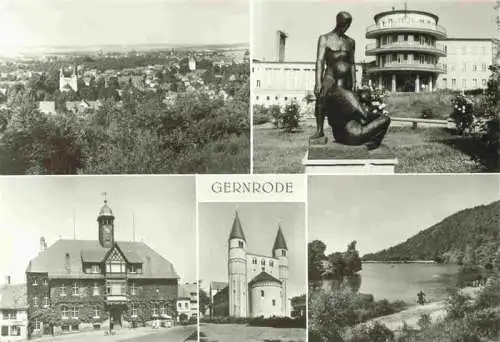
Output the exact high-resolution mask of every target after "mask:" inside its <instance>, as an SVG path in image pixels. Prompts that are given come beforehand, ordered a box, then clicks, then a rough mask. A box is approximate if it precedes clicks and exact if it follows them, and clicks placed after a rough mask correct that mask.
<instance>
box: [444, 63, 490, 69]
mask: <svg viewBox="0 0 500 342" xmlns="http://www.w3.org/2000/svg"><path fill="white" fill-rule="evenodd" d="M444 66H445V68H446V70H447V71H456V70H457V67H458V65H457V64H454V63H448V64H445V65H444ZM460 71H479V64H468V63H461V64H460ZM481 71H488V64H486V63H482V64H481Z"/></svg>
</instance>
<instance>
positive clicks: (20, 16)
mask: <svg viewBox="0 0 500 342" xmlns="http://www.w3.org/2000/svg"><path fill="white" fill-rule="evenodd" d="M248 41H249V3H248V1H246V0H2V1H1V2H0V52H2V49H3V50H7V49H12V48H13V47H15V46H19V45H21V46H22V45H28V46H36V45H71V46H82V45H83V46H85V45H104V44H125V45H128V44H151V43H168V44H223V43H247V42H248Z"/></svg>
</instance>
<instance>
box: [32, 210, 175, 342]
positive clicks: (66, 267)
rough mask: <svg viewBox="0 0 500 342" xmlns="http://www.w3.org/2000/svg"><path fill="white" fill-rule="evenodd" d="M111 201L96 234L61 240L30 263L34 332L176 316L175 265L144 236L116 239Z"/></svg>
mask: <svg viewBox="0 0 500 342" xmlns="http://www.w3.org/2000/svg"><path fill="white" fill-rule="evenodd" d="M114 222H115V216H114V215H113V212H112V210H111V208H110V207H109V206H108V204H107V201H104V205H103V206H102V208H101V210H100V211H99V215H98V216H97V236H96V238H97V239H96V240H64V239H61V240H58V241H56V242H55V243H54V244H53V245H51V246H50V247H48V248H47V246H46V243H45V241H44V239H43V238H42V239H41V251H40V253H39V254H38V256H37V257H35V258H34V259H33V260H31V261H30V263H29V265H28V267H27V269H26V281H27V300H28V320H29V327H30V328H29V332H30V335H31V336H33V335H42V334H51V333H59V332H70V331H81V330H91V329H95V330H98V329H103V328H106V329H109V328H112V329H119V328H121V327H134V326H142V325H148V324H153V323H154V324H158V323H161V321H162V320H169V321H170V320H172V319H173V316H175V313H176V301H177V297H178V279H179V276H178V275H177V273H176V271H175V269H174V266H173V265H172V263H170V262H169V261H168V260H166V259H165V258H164V257H163V256H161V255H160V254H158V252H156V251H154V250H153V249H151V248H150V247H149V246H148V245H146V244H145V243H143V242H131V241H116V240H115V234H114V233H115V223H114Z"/></svg>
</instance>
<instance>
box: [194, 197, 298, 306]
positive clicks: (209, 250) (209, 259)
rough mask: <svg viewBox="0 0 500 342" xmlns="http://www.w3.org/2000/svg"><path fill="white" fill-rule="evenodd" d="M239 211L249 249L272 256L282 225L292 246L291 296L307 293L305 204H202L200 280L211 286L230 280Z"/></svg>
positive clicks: (200, 220) (290, 262)
mask: <svg viewBox="0 0 500 342" xmlns="http://www.w3.org/2000/svg"><path fill="white" fill-rule="evenodd" d="M236 210H238V213H239V217H240V222H241V225H242V227H243V232H244V233H245V237H246V239H247V246H248V252H250V253H255V254H262V255H269V256H272V249H273V244H274V239H275V238H276V233H277V231H278V224H279V223H281V228H282V230H283V235H284V236H285V240H286V243H287V246H288V255H289V259H288V261H289V277H290V278H289V283H288V295H289V297H294V296H297V295H301V294H304V293H305V292H306V260H307V259H306V237H305V233H306V232H305V212H304V211H305V207H304V204H303V203H239V204H236V203H200V204H199V206H198V215H199V232H200V235H199V239H200V279H201V280H202V287H203V288H205V289H208V287H209V285H210V282H211V281H223V282H227V280H228V274H227V273H228V269H227V267H228V266H227V260H228V257H227V243H228V238H229V233H230V232H231V228H232V225H233V219H234V213H235V211H236Z"/></svg>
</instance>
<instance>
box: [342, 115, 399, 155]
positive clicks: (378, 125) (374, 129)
mask: <svg viewBox="0 0 500 342" xmlns="http://www.w3.org/2000/svg"><path fill="white" fill-rule="evenodd" d="M390 124H391V119H390V118H389V117H388V116H379V117H378V118H376V119H375V120H373V121H371V122H370V123H368V124H366V125H362V124H361V123H359V122H358V121H355V120H351V121H349V122H348V123H347V124H346V125H345V131H346V132H345V133H346V134H345V139H344V140H346V141H345V142H344V143H345V144H349V145H363V144H369V147H370V148H376V147H378V146H379V145H380V144H381V143H382V140H383V138H384V136H385V134H386V133H387V130H388V129H389V125H390Z"/></svg>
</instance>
